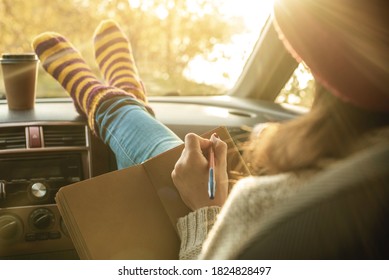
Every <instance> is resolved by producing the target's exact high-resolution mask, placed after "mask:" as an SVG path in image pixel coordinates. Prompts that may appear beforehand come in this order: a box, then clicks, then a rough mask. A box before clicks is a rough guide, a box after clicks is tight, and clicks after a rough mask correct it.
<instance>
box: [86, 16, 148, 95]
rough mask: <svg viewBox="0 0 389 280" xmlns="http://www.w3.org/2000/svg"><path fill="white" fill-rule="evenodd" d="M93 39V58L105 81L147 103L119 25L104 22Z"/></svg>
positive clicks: (132, 57)
mask: <svg viewBox="0 0 389 280" xmlns="http://www.w3.org/2000/svg"><path fill="white" fill-rule="evenodd" d="M93 38H94V48H95V58H96V61H97V64H98V65H99V68H100V71H101V73H102V74H103V76H104V78H105V80H106V81H107V82H108V83H109V84H110V85H111V86H114V87H118V88H121V89H123V90H125V91H127V92H130V93H132V94H134V95H135V96H136V97H137V98H138V99H140V100H142V101H143V102H147V97H146V92H145V88H144V86H143V83H142V81H141V79H140V77H139V74H138V69H137V67H136V65H135V61H134V56H133V54H132V48H131V45H130V42H129V40H128V38H127V37H126V35H125V34H124V32H123V31H122V30H121V28H120V27H119V25H118V24H117V23H116V22H115V21H113V20H104V21H102V22H101V23H100V24H99V26H98V27H97V28H96V31H95V33H94V36H93Z"/></svg>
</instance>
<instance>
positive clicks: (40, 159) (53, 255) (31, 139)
mask: <svg viewBox="0 0 389 280" xmlns="http://www.w3.org/2000/svg"><path fill="white" fill-rule="evenodd" d="M150 104H151V106H152V108H153V109H154V111H155V113H156V118H157V119H158V120H160V121H161V122H162V123H163V124H165V125H166V126H168V127H169V128H170V129H171V130H172V131H174V132H175V133H176V134H177V135H178V136H179V137H180V138H182V139H183V138H184V136H185V135H186V134H187V133H189V132H194V133H197V134H202V133H204V132H206V131H208V130H211V129H213V128H215V127H217V126H226V127H227V129H228V130H229V132H230V134H231V136H232V137H233V139H234V140H235V141H236V142H239V141H244V140H245V139H246V138H247V136H248V129H247V128H249V127H252V126H254V125H255V124H257V123H263V122H272V121H284V120H287V119H291V118H293V117H295V116H296V115H298V114H299V113H298V112H294V111H290V110H287V109H285V108H283V107H282V106H280V105H277V104H274V103H270V102H269V103H266V102H261V101H255V100H248V99H244V98H238V97H232V96H213V97H151V98H150ZM115 169H116V164H115V157H114V155H113V153H112V152H111V151H110V149H109V147H107V146H106V145H105V144H104V143H102V142H101V141H100V140H99V139H98V138H97V137H96V136H95V135H93V134H92V133H91V131H90V130H89V129H88V127H87V124H86V121H85V119H84V118H83V117H81V116H80V115H79V114H78V113H77V112H76V110H75V109H74V106H73V104H72V102H71V100H70V99H47V100H38V101H37V102H36V104H35V108H34V109H33V110H28V111H12V110H8V107H7V104H6V102H3V101H2V103H0V259H77V258H78V256H77V253H76V252H75V250H74V247H73V244H72V241H71V239H70V237H69V235H68V233H67V230H66V226H65V225H64V223H63V221H62V219H61V216H60V214H59V212H58V209H57V207H56V204H55V194H56V192H57V191H58V190H59V188H61V187H63V186H66V185H69V184H72V183H74V182H78V181H81V180H86V179H88V178H91V177H95V176H98V175H101V174H104V173H107V172H110V171H113V170H115ZM102 207H106V206H104V205H102Z"/></svg>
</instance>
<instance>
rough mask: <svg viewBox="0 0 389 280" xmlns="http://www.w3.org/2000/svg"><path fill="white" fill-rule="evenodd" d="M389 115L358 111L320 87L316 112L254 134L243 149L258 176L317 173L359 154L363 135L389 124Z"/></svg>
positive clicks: (313, 109) (273, 125) (249, 164)
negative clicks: (330, 162) (327, 164)
mask: <svg viewBox="0 0 389 280" xmlns="http://www.w3.org/2000/svg"><path fill="white" fill-rule="evenodd" d="M388 117H389V115H388V113H374V112H368V111H365V110H362V109H359V108H356V107H354V106H352V105H350V104H347V103H344V102H343V101H341V100H340V99H338V98H336V97H334V96H333V95H332V94H330V93H329V92H328V91H327V90H326V89H325V88H323V87H322V86H320V85H319V84H317V85H316V97H315V102H314V104H313V106H312V109H311V111H310V112H309V113H307V114H306V115H303V116H301V117H298V118H296V119H294V120H290V121H287V122H285V123H281V124H276V123H274V124H269V125H268V126H267V127H265V128H264V129H263V131H262V132H261V133H259V134H256V133H254V134H252V135H251V138H250V140H249V141H248V142H247V143H245V144H244V146H243V151H244V152H243V157H244V159H245V161H246V162H247V163H248V166H249V167H250V169H251V172H252V173H253V174H256V175H261V174H276V173H281V172H290V171H292V172H293V171H298V170H302V169H315V168H320V167H321V166H323V162H325V161H326V160H328V159H339V158H343V157H346V156H347V155H349V154H351V153H352V152H354V151H355V147H356V145H354V144H355V142H356V141H357V140H358V139H360V138H361V136H362V135H364V134H366V133H368V132H369V131H372V130H373V129H375V128H378V127H381V126H383V125H387V124H388V120H389V118H388Z"/></svg>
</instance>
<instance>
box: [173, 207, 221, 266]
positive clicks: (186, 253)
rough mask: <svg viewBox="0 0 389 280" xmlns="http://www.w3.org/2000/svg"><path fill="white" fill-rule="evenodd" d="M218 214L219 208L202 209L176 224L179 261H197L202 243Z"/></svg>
mask: <svg viewBox="0 0 389 280" xmlns="http://www.w3.org/2000/svg"><path fill="white" fill-rule="evenodd" d="M219 212H220V207H216V206H213V207H204V208H200V209H198V210H196V211H194V212H191V213H189V214H188V215H186V216H185V217H182V218H180V219H179V220H178V222H177V229H178V234H179V236H180V238H181V248H180V255H179V257H180V259H181V260H190V259H197V257H198V255H199V254H200V252H201V249H202V246H203V242H204V241H205V239H206V238H207V235H208V232H209V231H210V230H211V228H212V226H213V224H214V223H215V221H216V217H217V215H218V214H219Z"/></svg>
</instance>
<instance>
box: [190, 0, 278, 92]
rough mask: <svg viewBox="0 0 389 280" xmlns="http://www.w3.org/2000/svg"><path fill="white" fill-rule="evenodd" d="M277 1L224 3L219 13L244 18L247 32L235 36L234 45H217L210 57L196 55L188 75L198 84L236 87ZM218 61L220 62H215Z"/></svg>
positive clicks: (247, 0) (234, 0) (242, 0)
mask: <svg viewBox="0 0 389 280" xmlns="http://www.w3.org/2000/svg"><path fill="white" fill-rule="evenodd" d="M273 1H274V0H258V1H253V0H241V1H236V0H225V1H221V2H220V4H221V6H220V7H219V11H220V12H221V13H223V14H224V15H225V16H226V17H240V18H242V19H243V21H244V25H245V28H246V30H247V31H246V32H245V33H241V34H237V35H235V36H233V38H232V41H231V43H230V44H223V45H221V44H218V45H215V46H214V49H213V51H212V52H211V53H210V54H209V55H208V56H207V57H204V56H202V55H198V56H196V57H195V58H194V59H193V60H192V61H191V62H190V63H189V65H188V67H187V68H186V69H185V71H184V75H185V76H186V77H187V78H188V79H191V80H193V81H195V82H197V83H204V84H209V85H217V86H222V87H224V88H226V89H229V88H232V87H233V85H234V84H235V83H236V80H237V79H238V78H239V75H240V74H241V73H242V69H243V67H244V64H245V62H246V60H247V58H248V56H249V55H250V54H251V52H252V49H253V47H254V45H255V43H256V40H257V39H258V36H259V34H260V32H261V28H260V27H261V26H263V25H264V24H265V22H266V20H267V19H268V17H269V16H270V14H271V11H272V7H273ZM215 58H217V60H216V61H217V63H215V62H214V60H215ZM204 69H207V71H204Z"/></svg>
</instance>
